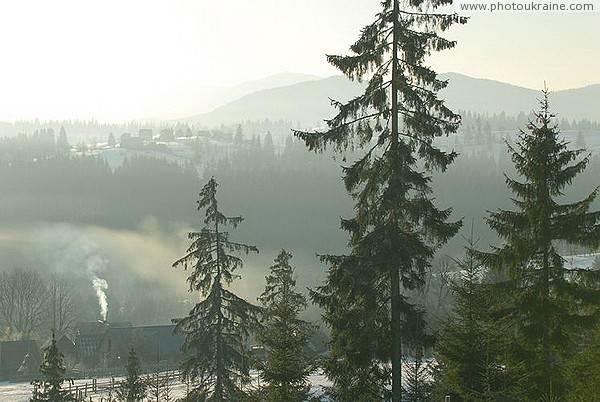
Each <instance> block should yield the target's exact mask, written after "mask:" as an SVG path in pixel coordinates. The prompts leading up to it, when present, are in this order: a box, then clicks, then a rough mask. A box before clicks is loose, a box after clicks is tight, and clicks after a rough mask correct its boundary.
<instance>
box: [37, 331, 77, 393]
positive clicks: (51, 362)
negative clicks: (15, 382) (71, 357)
mask: <svg viewBox="0 0 600 402" xmlns="http://www.w3.org/2000/svg"><path fill="white" fill-rule="evenodd" d="M64 360H65V358H64V356H63V354H62V353H61V352H60V351H59V350H58V346H57V345H56V338H55V336H54V332H52V342H51V343H50V345H49V346H48V347H46V348H45V349H44V360H43V361H42V365H41V366H40V372H41V373H42V375H43V376H44V379H43V380H34V381H32V385H33V386H34V390H33V397H32V398H31V399H30V401H32V402H41V401H48V402H67V401H75V398H74V397H73V396H72V395H71V393H70V392H69V390H65V389H63V388H62V384H63V383H64V382H65V370H66V369H65V361H64Z"/></svg>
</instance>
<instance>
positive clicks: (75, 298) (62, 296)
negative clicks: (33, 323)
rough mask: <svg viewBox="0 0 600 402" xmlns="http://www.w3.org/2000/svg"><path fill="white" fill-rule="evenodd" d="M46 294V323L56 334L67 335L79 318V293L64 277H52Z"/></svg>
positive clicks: (67, 278) (71, 282)
mask: <svg viewBox="0 0 600 402" xmlns="http://www.w3.org/2000/svg"><path fill="white" fill-rule="evenodd" d="M47 293H48V302H49V303H48V308H47V309H46V313H47V316H46V319H47V322H48V323H49V325H51V326H52V329H53V330H54V332H56V333H57V334H61V335H62V334H68V333H69V332H70V331H72V330H73V328H74V327H75V324H76V323H77V320H78V318H79V314H78V304H79V293H78V292H77V289H76V286H75V284H74V283H73V281H72V280H71V279H70V278H69V277H67V276H66V275H63V274H56V275H52V276H51V277H50V280H49V281H48V291H47Z"/></svg>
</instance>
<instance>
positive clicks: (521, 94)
mask: <svg viewBox="0 0 600 402" xmlns="http://www.w3.org/2000/svg"><path fill="white" fill-rule="evenodd" d="M439 77H440V78H441V79H448V80H449V84H448V86H447V87H446V88H445V89H443V90H442V91H440V97H441V98H442V99H444V100H445V101H446V104H447V105H448V107H450V108H451V109H453V110H455V111H458V110H462V111H470V112H474V113H479V114H490V115H493V114H500V113H502V112H504V113H505V114H507V115H514V116H516V115H518V114H519V113H525V114H528V113H530V112H531V111H533V110H536V109H537V108H538V100H539V98H540V97H541V91H537V90H534V89H530V88H524V87H520V86H518V85H514V84H509V83H504V82H501V81H496V80H492V79H487V78H474V77H470V76H467V75H464V74H460V73H454V72H449V73H443V74H440V75H439ZM363 88H364V86H363V84H359V83H356V82H352V81H350V80H348V79H347V78H345V77H344V76H342V75H334V76H331V77H327V78H323V79H317V80H309V81H302V82H297V83H293V84H291V85H285V86H279V87H274V88H267V89H262V90H259V91H255V92H252V93H247V94H245V95H243V96H241V97H239V98H238V99H235V100H232V101H231V102H229V103H226V104H224V105H222V106H219V107H217V108H215V109H214V110H213V111H211V112H208V113H201V114H196V115H192V116H189V117H187V118H183V119H178V120H179V121H182V122H187V123H199V124H204V125H215V124H232V123H237V122H242V121H258V120H265V119H269V120H289V121H291V122H293V123H298V124H300V125H302V126H315V125H316V126H319V125H322V124H323V120H324V119H327V118H331V117H333V116H334V115H335V109H334V108H333V107H332V106H331V101H330V99H335V100H338V101H342V102H344V101H347V100H349V99H351V98H352V97H354V96H357V95H359V94H360V93H361V91H362V89H363ZM550 105H551V108H552V110H553V112H555V113H557V114H558V116H559V117H561V118H568V119H578V120H580V119H589V120H595V121H598V120H600V84H590V85H587V86H584V87H580V88H573V89H566V90H560V91H550Z"/></svg>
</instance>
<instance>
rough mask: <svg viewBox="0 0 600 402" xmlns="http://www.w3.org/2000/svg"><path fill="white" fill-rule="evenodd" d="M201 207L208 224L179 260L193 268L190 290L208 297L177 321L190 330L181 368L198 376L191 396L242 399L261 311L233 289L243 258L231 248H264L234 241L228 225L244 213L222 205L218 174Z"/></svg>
mask: <svg viewBox="0 0 600 402" xmlns="http://www.w3.org/2000/svg"><path fill="white" fill-rule="evenodd" d="M198 210H205V219H204V227H203V228H202V229H201V230H200V231H199V232H190V233H189V234H188V237H189V238H190V239H191V240H192V244H191V245H190V247H189V248H188V250H187V254H186V255H185V256H183V257H182V258H181V259H179V260H177V261H175V263H173V266H174V267H182V268H184V269H186V270H188V269H189V270H190V271H191V272H190V276H189V277H188V278H187V282H188V284H189V291H190V292H194V291H195V292H200V294H201V296H203V297H204V299H203V300H202V301H200V302H198V303H197V304H196V305H195V306H194V308H193V309H192V310H191V311H190V313H189V315H188V316H187V317H185V318H179V319H175V320H173V321H174V323H176V324H177V325H176V331H182V332H183V334H184V335H185V341H184V345H183V351H184V353H185V354H186V356H185V357H184V359H183V361H182V364H181V370H182V375H183V376H184V378H186V379H188V380H198V382H197V385H196V386H195V388H194V389H193V390H192V391H191V392H190V394H189V395H188V396H187V398H188V399H189V400H194V401H195V400H202V401H236V400H240V399H241V398H243V396H244V391H243V386H244V385H245V384H246V383H248V381H249V372H248V370H249V363H250V355H249V353H248V350H247V349H246V348H245V345H244V342H245V340H246V338H247V336H248V334H249V331H250V329H251V328H252V327H253V326H255V325H257V322H258V321H257V316H258V314H259V312H260V311H259V308H258V307H256V306H254V305H252V304H250V303H248V302H247V301H245V300H244V299H242V298H240V297H239V296H237V295H236V294H234V293H233V292H232V291H231V290H229V289H228V287H229V285H230V284H231V283H232V282H233V281H234V280H235V279H237V278H239V276H238V275H236V274H235V272H234V271H235V270H237V269H239V268H241V267H242V260H241V258H240V257H239V256H237V255H233V254H231V253H238V254H239V253H240V252H243V253H249V252H251V251H253V252H258V249H257V248H256V247H255V246H250V245H247V244H242V243H236V242H233V241H231V240H229V233H228V232H226V231H224V227H226V226H227V225H231V226H232V227H233V228H235V227H236V226H237V225H238V224H239V223H241V222H242V220H243V218H242V217H241V216H236V217H227V216H225V215H224V214H223V213H222V212H221V211H220V210H219V208H218V203H217V182H216V181H215V179H214V178H211V179H210V180H209V181H208V183H207V184H206V185H205V186H204V187H203V188H202V191H201V192H200V199H199V200H198Z"/></svg>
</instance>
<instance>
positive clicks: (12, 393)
mask: <svg viewBox="0 0 600 402" xmlns="http://www.w3.org/2000/svg"><path fill="white" fill-rule="evenodd" d="M251 377H252V383H251V385H252V386H256V385H258V384H259V383H258V374H257V372H252V373H251ZM119 380H121V378H115V381H119ZM108 381H110V378H109V377H106V378H99V379H98V383H102V382H108ZM309 381H310V383H311V384H312V387H311V392H313V393H315V394H322V392H323V391H322V386H324V385H327V384H329V382H328V380H327V378H325V376H324V375H322V374H318V373H317V374H313V375H311V376H310V378H309ZM86 383H87V384H88V385H89V386H90V389H91V384H92V380H90V379H85V380H75V383H74V385H76V386H84V385H85V384H86ZM32 391H33V386H32V385H30V384H29V383H28V382H20V383H11V382H0V402H26V401H28V400H29V398H31V395H32ZM186 391H187V386H186V384H183V383H181V382H179V381H178V382H177V383H176V384H175V385H174V386H173V392H172V395H173V397H174V398H180V397H183V396H184V395H185V393H186ZM90 397H91V401H93V402H100V401H102V400H104V401H105V400H107V397H108V392H103V393H98V394H88V395H87V398H86V401H90ZM103 398H104V399H103ZM147 400H148V401H151V400H152V399H147Z"/></svg>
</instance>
